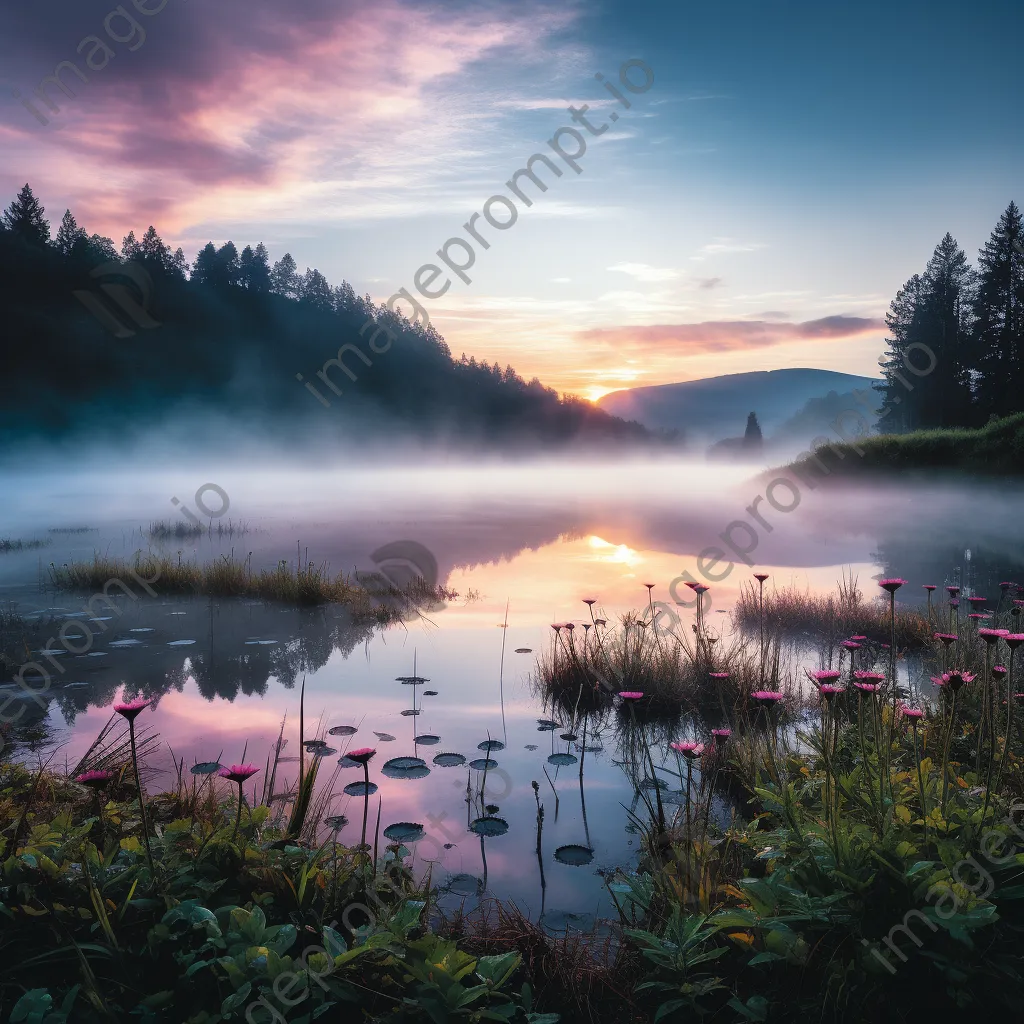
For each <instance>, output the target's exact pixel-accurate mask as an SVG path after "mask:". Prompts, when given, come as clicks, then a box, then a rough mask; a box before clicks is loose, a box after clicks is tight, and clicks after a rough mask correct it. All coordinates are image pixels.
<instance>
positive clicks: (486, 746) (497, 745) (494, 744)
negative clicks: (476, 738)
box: [476, 740, 505, 751]
mask: <svg viewBox="0 0 1024 1024" xmlns="http://www.w3.org/2000/svg"><path fill="white" fill-rule="evenodd" d="M476 749H477V750H487V751H490V750H504V749H505V744H504V743H502V742H501V740H484V741H483V743H478V744H477V745H476Z"/></svg>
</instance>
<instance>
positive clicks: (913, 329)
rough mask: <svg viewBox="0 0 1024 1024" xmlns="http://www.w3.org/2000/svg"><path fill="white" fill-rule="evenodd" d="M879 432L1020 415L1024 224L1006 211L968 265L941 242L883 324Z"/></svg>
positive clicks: (950, 243) (948, 239) (1023, 406)
mask: <svg viewBox="0 0 1024 1024" xmlns="http://www.w3.org/2000/svg"><path fill="white" fill-rule="evenodd" d="M886 323H887V324H888V327H889V332H890V337H889V338H888V339H886V343H887V345H888V349H887V351H886V353H885V355H884V356H883V358H882V359H881V360H880V365H881V367H882V375H883V380H882V382H881V383H880V384H877V385H876V386H875V387H876V390H878V391H879V392H880V393H881V398H882V414H881V417H880V420H879V429H880V430H882V431H883V432H888V433H903V432H906V431H908V430H919V429H925V428H932V427H955V426H979V425H982V424H985V423H987V422H989V421H990V420H991V419H992V418H993V417H1003V416H1007V415H1010V414H1012V413H1015V412H1020V411H1024V225H1022V221H1021V213H1020V210H1019V209H1018V208H1017V206H1016V204H1014V203H1012V202H1011V203H1010V205H1009V206H1008V207H1007V208H1006V211H1005V212H1004V213H1003V215H1002V216H1001V217H1000V218H999V223H998V224H997V225H996V227H995V230H994V231H993V232H992V235H991V237H990V238H989V240H988V242H986V243H985V245H984V246H983V247H982V249H981V251H980V252H979V254H978V263H977V267H972V266H971V265H970V263H969V262H968V260H967V256H966V254H965V253H964V252H963V250H962V249H961V248H960V247H959V245H957V243H956V240H955V239H954V238H953V236H952V235H950V234H948V233H947V234H946V236H945V237H944V238H943V239H942V241H941V242H939V244H938V245H937V246H936V247H935V252H934V253H933V254H932V258H931V259H930V260H929V262H928V266H927V267H926V268H925V271H924V273H923V274H915V275H914V276H913V277H912V278H911V279H910V280H909V281H908V282H907V283H906V284H905V285H904V286H903V288H902V289H901V290H900V292H899V294H898V295H897V296H896V298H895V299H893V302H892V305H891V306H890V307H889V312H888V314H887V316H886Z"/></svg>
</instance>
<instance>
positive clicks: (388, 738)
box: [373, 732, 395, 743]
mask: <svg viewBox="0 0 1024 1024" xmlns="http://www.w3.org/2000/svg"><path fill="white" fill-rule="evenodd" d="M373 735H374V736H376V737H377V739H379V740H380V741H381V743H394V742H395V737H394V736H392V735H391V733H389V732H374V734H373Z"/></svg>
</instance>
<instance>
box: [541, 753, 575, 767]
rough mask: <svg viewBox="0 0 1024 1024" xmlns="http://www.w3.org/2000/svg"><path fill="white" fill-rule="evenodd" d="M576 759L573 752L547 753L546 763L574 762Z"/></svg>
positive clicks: (562, 763)
mask: <svg viewBox="0 0 1024 1024" xmlns="http://www.w3.org/2000/svg"><path fill="white" fill-rule="evenodd" d="M577 760H578V758H577V757H576V755H575V754H548V764H557V765H566V764H575V763H576V762H577Z"/></svg>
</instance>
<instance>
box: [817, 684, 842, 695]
mask: <svg viewBox="0 0 1024 1024" xmlns="http://www.w3.org/2000/svg"><path fill="white" fill-rule="evenodd" d="M845 689H846V687H844V686H836V685H835V683H822V684H821V686H819V687H818V692H819V693H820V694H821V695H822V696H823V697H835V696H836V695H837V694H840V693H843V692H844V690H845Z"/></svg>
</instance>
